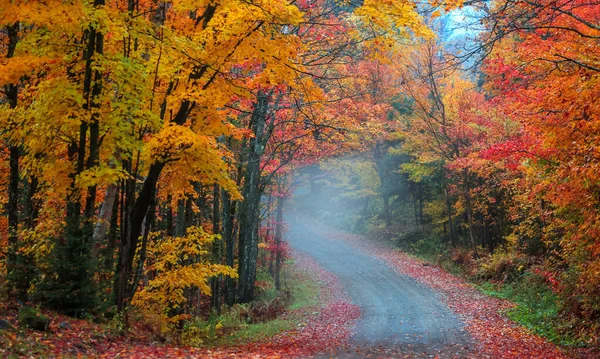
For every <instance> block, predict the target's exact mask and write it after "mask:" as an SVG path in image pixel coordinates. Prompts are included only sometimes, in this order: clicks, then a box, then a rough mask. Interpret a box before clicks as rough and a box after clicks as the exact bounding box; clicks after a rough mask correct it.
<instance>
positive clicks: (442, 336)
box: [286, 214, 472, 358]
mask: <svg viewBox="0 0 600 359" xmlns="http://www.w3.org/2000/svg"><path fill="white" fill-rule="evenodd" d="M286 222H287V223H288V226H289V229H288V233H287V239H288V241H289V243H290V244H291V246H292V247H293V248H294V249H295V250H298V251H302V252H305V253H307V254H309V255H310V256H312V257H313V258H315V259H316V260H317V261H318V262H319V264H320V265H321V266H322V267H323V268H325V269H326V270H328V271H330V272H331V273H333V274H334V275H336V276H337V277H338V278H339V280H340V283H341V284H342V285H343V286H344V289H345V291H346V293H347V295H348V297H349V299H350V300H351V302H352V303H353V304H355V305H357V306H359V307H360V310H361V313H362V316H361V318H360V319H359V320H358V322H357V325H356V328H355V334H354V335H353V337H352V343H353V344H354V345H355V346H356V348H355V350H354V351H353V352H352V353H350V354H348V353H331V354H333V356H334V357H340V358H341V357H344V358H356V357H370V356H379V355H378V354H385V353H387V355H388V356H390V357H396V356H400V355H407V356H408V357H425V358H427V357H438V356H439V357H440V358H452V357H465V356H468V352H469V348H470V347H471V343H472V340H471V338H470V337H469V335H468V334H467V333H466V331H465V330H464V329H463V325H462V323H461V321H460V320H459V319H458V318H457V317H456V316H455V315H454V314H453V313H452V312H451V311H450V310H449V309H448V308H447V307H446V306H445V305H444V304H443V303H442V302H441V301H440V299H439V297H438V294H437V293H436V292H435V291H433V290H432V289H430V288H428V287H426V286H425V285H423V284H420V283H418V282H416V281H415V280H413V279H412V278H409V277H407V276H404V275H400V274H398V273H397V272H395V271H394V270H392V269H391V268H389V267H388V266H387V265H386V264H385V263H384V262H382V261H380V260H379V259H377V258H374V257H372V256H369V255H368V254H367V253H365V252H364V251H362V250H360V249H358V248H354V247H351V246H349V245H348V244H347V243H345V242H344V241H342V240H339V239H336V238H329V237H330V236H328V234H327V233H319V232H318V231H317V230H316V229H314V228H312V227H310V226H308V225H306V224H305V223H303V221H302V220H300V219H299V218H298V217H297V216H296V215H295V214H288V215H287V218H286ZM357 350H358V351H359V354H356V351H357ZM326 356H331V355H326Z"/></svg>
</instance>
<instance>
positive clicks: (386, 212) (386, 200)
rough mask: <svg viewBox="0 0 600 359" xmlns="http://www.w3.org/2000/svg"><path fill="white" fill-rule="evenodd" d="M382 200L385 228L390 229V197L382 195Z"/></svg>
mask: <svg viewBox="0 0 600 359" xmlns="http://www.w3.org/2000/svg"><path fill="white" fill-rule="evenodd" d="M381 198H382V200H383V216H384V219H385V228H390V227H391V226H392V214H391V212H390V196H388V195H387V194H385V193H384V194H382V196H381Z"/></svg>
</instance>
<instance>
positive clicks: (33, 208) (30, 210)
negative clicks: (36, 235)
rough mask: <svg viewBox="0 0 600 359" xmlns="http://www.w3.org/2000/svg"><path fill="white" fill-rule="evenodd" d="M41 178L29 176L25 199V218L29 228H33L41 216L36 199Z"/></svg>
mask: <svg viewBox="0 0 600 359" xmlns="http://www.w3.org/2000/svg"><path fill="white" fill-rule="evenodd" d="M38 187H39V180H38V178H37V177H36V176H31V177H30V178H29V183H28V186H27V198H26V199H25V218H26V221H27V223H26V224H25V225H26V226H27V228H30V229H31V228H33V227H35V225H36V222H37V218H38V216H39V205H38V204H37V202H36V200H35V195H36V193H37V191H38Z"/></svg>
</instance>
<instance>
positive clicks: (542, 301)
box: [477, 273, 585, 347]
mask: <svg viewBox="0 0 600 359" xmlns="http://www.w3.org/2000/svg"><path fill="white" fill-rule="evenodd" d="M477 288H478V289H479V290H481V291H482V292H483V293H485V294H487V295H490V296H493V297H497V298H502V299H506V300H509V301H511V302H513V303H515V304H516V306H515V307H514V308H512V309H509V310H508V311H507V312H506V316H507V317H508V318H510V319H512V320H514V321H515V322H517V323H519V324H520V325H522V326H524V327H526V328H527V329H529V330H530V331H531V332H533V333H535V334H537V335H539V336H542V337H544V338H546V339H548V340H550V341H551V342H553V343H555V344H559V345H563V346H569V347H583V346H585V343H584V342H583V341H582V340H579V339H577V338H575V337H573V336H571V335H569V334H568V331H567V330H562V329H563V328H562V327H563V325H566V324H563V322H564V321H563V319H562V318H561V316H560V300H559V298H558V296H557V295H556V294H555V293H554V292H552V290H551V289H550V288H549V287H548V286H547V285H546V284H544V283H543V282H542V281H541V280H540V278H538V276H536V275H535V274H532V273H526V274H525V275H523V276H522V277H521V278H520V279H518V280H516V281H514V282H510V283H504V284H492V283H489V282H485V283H483V284H480V285H478V286H477Z"/></svg>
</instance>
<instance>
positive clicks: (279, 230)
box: [275, 196, 285, 290]
mask: <svg viewBox="0 0 600 359" xmlns="http://www.w3.org/2000/svg"><path fill="white" fill-rule="evenodd" d="M284 203H285V198H284V197H281V196H279V197H277V224H276V225H275V246H276V247H277V251H276V257H275V289H277V290H280V289H281V280H280V277H281V274H280V273H281V243H282V237H283V205H284Z"/></svg>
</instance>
